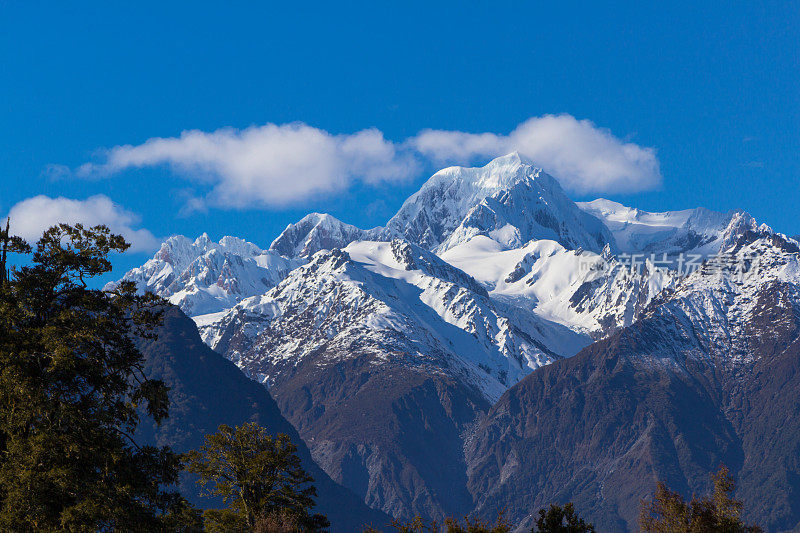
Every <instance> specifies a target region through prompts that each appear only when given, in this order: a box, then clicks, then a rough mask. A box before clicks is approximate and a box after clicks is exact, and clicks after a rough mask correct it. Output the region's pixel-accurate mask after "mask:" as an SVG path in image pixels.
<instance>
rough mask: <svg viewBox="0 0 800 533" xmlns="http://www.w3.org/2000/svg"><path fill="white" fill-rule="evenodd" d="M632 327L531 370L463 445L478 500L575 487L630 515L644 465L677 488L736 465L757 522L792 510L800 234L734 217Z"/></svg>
mask: <svg viewBox="0 0 800 533" xmlns="http://www.w3.org/2000/svg"><path fill="white" fill-rule="evenodd" d="M722 252H723V254H724V255H723V257H722V258H719V260H714V261H712V260H709V261H708V262H707V263H706V264H705V265H704V266H703V267H702V268H700V269H698V270H696V271H695V272H693V273H692V274H690V275H688V276H687V277H685V278H683V279H682V280H680V281H679V283H677V284H676V286H675V287H674V288H673V289H669V290H666V291H664V292H662V293H661V294H660V295H659V296H658V297H657V298H656V299H654V300H653V301H652V302H651V304H650V306H649V308H648V309H647V310H646V311H645V312H644V313H642V315H641V317H640V319H639V320H638V321H637V322H635V323H634V324H632V325H631V326H630V327H627V328H625V329H622V330H619V331H617V332H616V333H615V334H613V335H611V336H610V337H608V338H606V339H603V340H600V341H598V342H596V343H594V344H592V345H590V346H589V347H587V348H586V349H584V350H582V351H581V352H580V353H578V354H577V355H576V356H574V357H572V358H570V359H567V360H559V361H556V362H555V363H553V364H551V365H548V366H546V367H543V368H541V369H539V370H537V371H536V372H534V373H532V374H531V375H530V376H528V378H526V379H525V380H523V381H522V382H520V383H519V384H518V385H516V386H515V387H513V388H512V389H510V390H509V391H508V392H507V393H506V394H504V395H503V397H502V398H501V400H500V401H499V402H498V403H496V404H495V406H494V407H492V409H491V410H490V411H489V413H488V414H487V416H486V417H485V418H483V419H482V420H481V421H480V422H479V424H478V427H477V428H476V430H475V432H474V433H473V434H472V435H471V436H470V439H469V441H468V443H467V446H466V456H467V468H466V471H467V473H468V474H467V475H468V481H467V486H468V487H469V490H470V492H471V494H473V495H474V497H475V500H474V501H475V504H476V506H475V512H476V513H478V514H482V513H484V514H485V513H490V512H492V511H493V510H494V509H496V507H497V502H498V501H501V502H503V507H504V508H505V510H506V512H507V516H509V517H510V519H511V520H512V522H515V523H519V524H520V525H521V526H526V525H527V526H529V525H530V524H531V523H532V522H533V520H534V519H535V517H533V516H532V515H531V514H530V513H531V511H530V509H531V508H537V507H541V506H545V505H547V502H549V501H552V500H553V499H556V498H562V499H564V500H569V501H572V502H575V505H576V506H580V508H581V509H583V510H584V511H583V512H584V514H585V515H586V517H587V518H588V519H590V520H591V521H592V522H593V523H594V524H595V525H596V526H597V527H598V530H602V531H619V532H626V531H637V530H638V524H637V518H638V514H639V501H640V499H641V498H643V497H646V496H647V495H649V494H651V493H652V490H653V483H654V480H655V479H661V480H664V481H665V482H666V483H668V485H669V486H671V487H677V490H679V491H680V492H682V493H683V494H691V493H693V492H694V493H701V492H705V491H707V490H708V488H709V487H708V484H709V478H708V473H709V472H711V471H714V470H715V469H716V468H718V465H719V464H726V465H733V466H732V467H731V470H732V471H733V472H734V475H735V476H736V478H737V489H738V490H737V498H740V499H742V500H743V501H744V507H745V508H746V509H748V510H749V511H748V513H749V514H748V520H750V521H752V522H755V523H757V524H758V525H759V526H763V527H764V530H765V531H796V530H797V526H798V524H800V500H798V499H797V498H794V497H793V496H792V495H795V494H797V493H798V490H800V466H798V463H797V461H795V460H794V458H795V456H796V454H794V453H793V452H792V451H791V450H796V449H798V446H800V424H798V422H797V420H798V414H800V405H798V402H797V397H798V394H800V247H798V245H797V243H796V242H795V241H793V240H790V239H787V238H785V237H784V236H782V235H780V234H776V233H773V232H771V231H769V230H768V229H767V228H759V229H758V230H756V231H745V232H743V233H742V234H740V235H739V237H738V238H737V239H736V241H735V242H733V243H732V244H731V245H730V246H727V247H726V248H724V249H723V250H722Z"/></svg>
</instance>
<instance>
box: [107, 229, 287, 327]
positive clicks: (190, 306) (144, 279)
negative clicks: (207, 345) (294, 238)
mask: <svg viewBox="0 0 800 533" xmlns="http://www.w3.org/2000/svg"><path fill="white" fill-rule="evenodd" d="M300 264H301V261H298V260H293V259H287V258H286V257H282V256H281V255H279V254H277V253H276V252H271V251H263V250H261V249H260V248H259V247H258V246H256V245H255V244H252V243H249V242H247V241H244V240H242V239H239V238H236V237H223V238H222V239H221V240H220V241H219V242H218V243H215V242H213V241H211V240H210V239H209V237H208V235H207V234H205V233H204V234H203V235H201V236H200V237H198V238H197V239H196V240H194V241H192V240H190V239H188V238H186V237H184V236H182V235H177V236H174V237H170V238H169V239H167V240H166V241H165V242H164V243H163V244H162V245H161V248H160V249H159V250H158V252H156V254H155V256H153V258H152V259H150V260H149V261H147V262H146V263H145V264H144V265H142V266H141V267H138V268H134V269H132V270H130V271H129V272H127V273H126V274H125V276H124V277H123V278H122V280H123V281H132V282H134V283H136V284H137V286H138V287H139V289H140V290H147V291H151V292H153V293H155V294H157V295H159V296H162V297H164V298H166V299H168V300H169V301H170V302H171V303H173V304H175V305H177V306H178V307H180V308H181V309H182V310H183V311H184V312H185V313H186V314H188V315H190V316H195V315H200V314H205V313H214V312H218V311H221V310H223V309H227V308H229V307H231V306H233V305H235V304H236V303H237V302H239V301H240V300H242V299H243V298H246V297H248V296H253V295H255V294H263V293H264V292H265V291H267V290H268V289H270V288H271V287H274V286H275V285H276V284H277V283H278V282H279V281H280V280H282V279H283V278H284V277H286V275H287V274H288V273H289V272H290V271H291V270H292V269H294V268H296V267H297V266H299V265H300Z"/></svg>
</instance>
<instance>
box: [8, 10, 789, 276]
mask: <svg viewBox="0 0 800 533" xmlns="http://www.w3.org/2000/svg"><path fill="white" fill-rule="evenodd" d="M112 4H114V5H112ZM254 4H256V3H245V2H225V3H222V2H220V3H216V4H212V3H205V2H191V3H188V2H187V3H179V2H161V3H150V2H136V3H127V4H126V5H124V6H123V5H120V3H112V2H104V3H100V2H98V3H84V2H74V3H70V4H69V5H66V4H64V5H58V3H55V2H34V1H32V2H2V1H0V77H1V79H2V80H3V81H2V83H0V101H2V102H3V105H2V106H0V124H2V128H0V184H2V185H1V188H0V191H1V192H0V214H5V213H7V212H8V211H9V210H10V209H11V208H12V207H13V206H15V205H18V204H19V203H20V202H24V201H25V200H26V199H29V198H32V197H36V196H38V195H46V196H48V197H50V198H57V197H64V198H69V199H73V200H78V201H85V200H86V199H87V198H90V197H92V196H94V195H98V194H102V195H105V196H106V197H107V198H108V199H110V201H111V202H113V204H111V205H106V204H104V203H103V201H104V199H102V198H101V199H98V198H95V199H94V200H93V201H92V202H93V203H92V204H91V205H89V204H75V205H78V206H79V207H81V208H86V209H93V210H94V211H93V212H97V213H100V215H98V216H108V217H112V219H113V220H114V221H116V223H118V224H120V225H122V226H125V227H132V228H133V229H136V230H140V233H139V234H138V235H139V236H140V237H142V236H144V237H142V239H140V241H141V246H139V249H140V250H141V251H140V252H139V253H138V254H134V255H133V256H131V257H130V258H127V259H125V260H123V261H121V262H120V268H125V267H127V266H130V265H132V264H136V263H141V262H142V260H143V258H144V257H145V256H146V254H147V248H148V246H151V245H152V244H153V242H155V240H157V239H158V238H161V237H164V236H167V235H170V234H174V233H183V234H186V235H191V236H195V235H197V234H199V233H201V232H203V231H207V232H208V233H209V234H210V235H211V237H213V238H215V239H218V238H220V237H221V236H223V235H226V234H233V235H238V236H242V237H244V238H247V239H249V240H252V241H254V242H256V243H258V244H260V245H262V246H264V247H266V246H268V244H269V242H270V241H271V240H272V239H273V238H274V237H275V236H277V234H278V233H279V232H280V231H281V230H282V229H283V228H284V227H285V226H286V224H288V223H289V222H293V221H295V220H297V219H299V218H300V217H301V216H303V215H304V214H306V213H307V212H309V211H324V212H330V213H331V214H333V215H335V216H337V217H339V218H341V219H342V220H344V221H346V222H350V223H353V224H356V225H358V226H362V227H372V226H376V225H381V224H383V223H384V222H385V221H386V219H387V218H388V217H389V216H391V214H392V213H393V212H394V211H395V210H396V209H397V208H398V207H399V205H400V204H401V203H402V201H403V200H404V199H405V198H406V197H407V196H408V195H409V194H410V193H412V192H413V191H415V190H416V189H417V188H418V187H419V185H420V183H421V182H422V181H424V179H426V178H427V177H428V176H429V175H430V174H431V173H432V172H433V171H435V170H436V168H437V166H439V165H440V163H441V162H462V163H464V164H468V163H476V162H480V161H485V160H488V159H489V155H487V154H490V153H493V152H496V151H499V150H502V149H504V148H505V147H507V146H512V147H513V145H514V142H512V141H510V140H509V138H508V137H506V136H507V135H508V134H509V133H510V132H512V131H515V130H517V131H518V132H519V131H520V130H519V129H518V128H519V126H520V124H525V123H526V121H528V120H529V119H531V118H532V117H543V116H546V115H561V118H562V119H563V121H564V122H563V124H561V125H565V126H567V128H566V130H565V131H572V132H573V133H575V132H577V133H576V135H578V134H581V131H583V133H586V134H587V135H589V138H587V139H586V142H585V143H584V144H581V143H582V142H583V141H580V140H578V141H574V142H573V140H572V137H569V135H571V133H567V134H565V135H567V137H565V139H563V142H562V145H561V146H557V147H555V148H553V150H556V151H557V153H555V154H554V153H551V152H547V151H544V152H541V151H535V153H536V154H539V153H540V152H541V158H542V159H543V160H544V162H545V163H547V164H548V165H555V167H556V169H558V170H561V171H562V172H563V173H564V174H565V176H566V177H565V176H559V175H558V174H557V173H555V172H554V174H556V176H557V177H560V178H562V180H563V179H566V181H567V182H568V183H570V184H571V186H570V187H569V188H570V193H571V196H572V197H573V198H574V199H576V200H582V199H591V198H594V197H596V196H600V195H602V196H606V197H609V198H612V199H615V200H618V201H621V202H623V203H626V204H633V205H635V206H637V207H641V208H643V209H647V210H669V209H681V208H688V207H695V206H705V207H708V208H710V209H716V210H722V211H727V210H730V209H736V208H741V209H744V210H746V211H748V212H750V213H751V214H752V215H754V216H755V217H756V218H757V219H758V220H759V221H763V222H766V223H767V224H769V225H771V226H772V227H774V228H775V229H777V230H779V231H782V232H785V233H789V234H797V233H800V221H798V216H797V215H798V212H799V210H798V207H797V205H798V203H800V181H799V180H798V177H800V157H799V156H798V154H800V128H798V126H800V97H798V88H800V68H799V67H800V57H799V55H800V52H799V50H800V15H799V14H798V13H800V8H798V5H797V4H796V3H791V2H786V3H775V4H771V5H757V4H760V3H756V2H735V3H733V2H728V3H724V4H723V3H714V4H711V3H702V2H691V3H689V2H686V3H683V2H673V3H663V4H664V5H660V6H658V7H647V6H644V5H642V4H644V3H633V2H631V3H616V4H605V5H602V6H601V5H588V4H583V3H581V4H568V3H559V5H558V6H555V5H553V4H555V3H547V4H546V5H545V4H535V3H524V2H500V1H498V2H491V3H481V4H477V3H476V4H472V3H436V5H430V3H421V2H420V3H417V2H404V3H392V4H387V5H386V6H381V5H376V4H377V3H374V2H370V3H347V4H346V5H342V4H343V3H338V2H337V3H333V2H330V3H319V4H310V3H309V4H300V5H297V4H296V3H295V4H292V5H290V3H288V2H287V3H284V2H281V3H276V4H265V3H258V6H255V5H254ZM564 114H566V115H564ZM571 117H575V119H576V120H575V123H574V124H573V123H572V122H569V121H570V120H573V119H571ZM581 120H584V121H591V124H589V123H587V122H579V121H581ZM567 122H569V123H567ZM293 123H294V124H295V125H294V126H283V125H286V124H293ZM267 124H274V125H279V126H275V127H274V128H276V129H275V130H274V131H272V130H269V131H268V130H267V129H265V128H267V126H265V125H267ZM527 124H528V125H531V124H532V126H531V127H534V128H540V127H541V128H540V129H541V131H539V130H537V131H539V133H540V134H546V133H547V132H548V131H551V130H547V129H546V126H547V124H549V123H544V122H542V119H536V118H534V119H533V122H528V123H527ZM575 124H578V126H575ZM580 125H583V126H580ZM220 128H232V130H227V132H225V133H220V134H218V136H217V137H215V139H217V140H219V138H220V136H221V137H222V140H223V141H224V142H225V143H227V145H226V146H228V145H229V149H226V150H227V152H225V153H222V154H216V155H213V156H212V155H209V151H208V150H206V149H205V148H203V147H204V146H206V145H204V144H202V142H206V143H207V142H208V141H209V139H210V138H211V137H209V135H210V134H211V133H212V132H215V131H217V130H219V129H220ZM247 128H253V129H251V130H249V131H250V133H251V135H250V136H251V137H257V138H256V140H255V141H253V142H255V143H256V144H255V145H254V146H255V148H253V147H252V146H250V148H252V149H255V150H256V151H258V150H260V146H261V145H259V144H258V142H261V141H260V140H259V139H266V140H265V141H264V142H268V143H272V144H269V146H271V147H272V148H275V142H277V141H275V138H276V136H277V137H278V138H279V139H278V140H280V139H284V138H289V137H291V139H290V141H287V142H290V145H289V146H290V148H289V149H294V148H293V147H295V146H297V144H298V139H299V141H302V140H303V138H304V137H302V135H300V133H303V134H304V133H308V134H309V135H310V136H311V137H310V138H315V139H317V140H320V139H321V140H320V143H321V144H320V145H319V146H320V147H321V148H320V150H321V151H323V152H324V151H325V150H328V149H330V151H331V153H330V154H329V155H330V158H329V159H328V160H325V161H322V162H314V165H316V166H312V171H309V172H306V171H305V170H302V172H299V174H302V177H297V178H296V179H295V178H291V179H287V178H286V176H285V175H283V174H280V171H279V170H274V169H273V170H270V169H266V170H265V169H264V168H262V167H263V166H264V165H267V166H269V165H270V164H272V160H268V161H265V158H264V157H262V158H260V159H259V158H256V159H255V160H253V161H252V163H251V164H249V166H247V167H246V168H240V167H241V165H239V159H237V158H236V155H237V154H239V153H241V150H245V152H243V153H245V154H247V153H248V152H247V151H246V150H247V149H248V146H249V145H247V144H246V143H244V141H243V139H244V138H245V137H246V136H247V134H246V133H242V130H246V129H247ZM292 128H294V129H292ZM305 128H307V129H305ZM542 128H545V129H542ZM427 129H433V130H442V131H445V132H449V134H450V136H449V137H447V139H448V142H450V144H451V145H452V146H451V145H448V146H449V148H448V147H445V148H441V147H440V148H439V149H438V150H439V151H438V152H437V151H435V150H434V151H433V152H431V151H430V150H429V151H425V150H420V149H419V143H418V142H417V141H418V140H419V138H420V137H419V134H420V132H421V131H424V130H427ZM187 130H197V134H196V136H197V138H198V139H199V141H202V142H201V144H200V145H199V148H198V146H194V151H192V150H191V149H190V150H188V151H187V149H186V143H185V142H184V143H180V142H177V141H176V142H173V143H172V144H170V145H168V146H166V148H164V147H161V146H160V145H154V144H153V141H150V144H146V143H147V142H148V140H149V139H153V138H158V137H161V138H168V139H169V138H178V137H179V136H180V135H181V132H183V131H187ZM364 130H367V132H366V133H365V134H364V135H362V136H360V137H358V136H356V135H355V134H357V133H358V132H364ZM584 130H585V131H584ZM270 131H271V132H272V133H270ZM298 131H299V132H300V133H298ZM554 131H562V130H560V129H558V128H556V130H554ZM459 132H460V133H459ZM542 132H544V133H542ZM461 133H488V134H492V135H490V137H489V140H488V144H489V145H491V146H490V147H488V148H486V147H484V148H481V149H477V150H475V149H474V150H472V151H469V150H468V151H466V152H464V150H463V149H464V142H467V141H464V139H462V138H461V137H459V138H458V139H456V138H455V137H454V135H460V134H461ZM272 134H274V135H272ZM289 134H291V135H289ZM593 134H596V135H598V136H599V138H601V140H602V139H605V141H608V142H609V143H610V144H609V146H608V149H607V150H606V149H603V152H602V155H603V156H605V154H610V156H609V157H612V158H614V157H618V156H619V154H620V153H622V152H625V153H629V152H630V150H627V149H625V148H624V146H628V147H629V148H631V149H634V150H640V152H635V153H634V156H635V158H636V161H638V162H634V163H631V164H633V166H632V167H629V166H628V167H626V165H628V163H630V162H624V161H623V162H622V163H621V165H622V166H621V167H619V168H616V167H615V169H616V170H612V171H611V173H612V174H613V175H612V176H610V177H608V176H606V177H607V178H608V179H599V181H598V179H595V178H596V177H594V176H591V175H589V173H590V170H591V169H590V168H589V167H587V166H586V164H583V163H581V162H580V160H581V158H582V157H584V156H585V155H586V154H585V153H584V152H585V150H584V151H583V152H581V147H582V146H583V147H584V148H586V146H588V145H593V143H594V138H593V137H591V135H593ZM270 135H272V136H270ZM287 135H288V137H287ZM292 135H294V137H292ZM226 136H227V137H226ZM462 137H463V136H462ZM512 137H513V135H512ZM534 138H539V137H534ZM292 139H293V140H292ZM354 139H355V140H354ZM459 139H460V140H459ZM469 139H472V138H471V137H470V138H469ZM526 139H527V138H526ZM484 140H486V138H484ZM362 141H363V142H362ZM523 141H524V142H528V145H526V146H529V147H530V142H533V141H530V139H528V140H527V141H525V140H524V139H523ZM523 141H519V142H523ZM605 141H603V142H605ZM515 142H516V141H515ZM243 143H244V144H243ZM291 143H293V144H291ZM415 143H417V144H415ZM453 143H455V144H453ZM458 143H461V144H458ZM587 143H588V144H587ZM301 144H302V143H301ZM484 144H485V143H484ZM125 145H131V146H133V147H140V149H139V150H134V151H132V152H131V151H128V152H125V151H124V150H123V151H122V152H120V151H119V150H117V151H116V152H114V151H113V150H112V152H108V151H103V150H108V149H113V148H114V147H118V146H125ZM212 145H214V144H213V143H212ZM584 145H585V146H584ZM214 146H216V145H214ZM353 146H355V148H352V147H353ZM410 146H413V147H414V149H411V148H409V147H410ZM572 146H576V147H577V148H576V149H578V150H579V153H578V154H577V155H576V156H575V158H572V157H571V154H570V153H569V150H570V149H571V147H572ZM142 147H144V148H142ZM279 148H280V146H279ZM531 149H533V148H531ZM587 149H588V148H587ZM159 150H161V151H159ZM164 150H167V151H168V152H169V153H168V154H167V155H164ZM353 150H355V151H353ZM387 150H388V151H389V152H391V153H388V155H387V153H386V151H387ZM441 150H444V152H442V151H441ZM459 150H460V151H459ZM536 150H538V148H537V149H536ZM558 150H560V152H558ZM565 150H566V156H565ZM626 150H627V151H626ZM462 152H463V153H464V154H466V155H463V156H459V155H458V154H460V153H462ZM259 153H261V152H259ZM264 153H267V154H269V153H270V152H269V151H267V152H264ZM280 153H282V152H280ZM309 153H310V154H312V156H308V154H309ZM109 154H112V155H114V154H116V155H115V156H116V157H117V158H118V160H114V161H111V162H110V158H111V155H109ZM159 154H160V155H159ZM176 154H178V155H176ZM314 154H317V151H315V150H314V149H309V151H307V153H301V154H300V155H298V157H301V156H302V157H316V156H315V155H314ZM342 154H344V155H342ZM365 154H366V155H365ZM648 154H650V155H648ZM589 155H590V156H591V155H592V154H589ZM595 155H596V154H595ZM639 156H642V157H644V159H645V160H644V162H642V159H641V157H639ZM650 156H652V158H653V159H652V161H650V160H648V159H647V158H648V157H650ZM120 157H122V159H119V158H120ZM193 157H194V158H199V159H201V162H200V163H197V162H194V161H193V160H192V158H193ZM459 157H462V158H463V159H469V160H464V161H456V160H457V159H458V158H459ZM565 157H566V159H567V160H568V161H567V162H566V163H564V159H565ZM125 158H127V159H125ZM209 158H210V159H209ZM365 158H366V159H365ZM231 159H235V164H234V163H231ZM573 159H574V160H575V161H578V163H577V166H575V165H572V163H573V162H574V161H573ZM120 161H123V162H120ZM365 161H366V162H365ZM559 161H561V162H562V164H560V163H559ZM653 161H656V162H657V165H658V169H657V170H653V167H652V165H651V163H652V162H653ZM165 162H166V163H165ZM383 162H386V163H387V165H390V166H392V165H393V166H392V167H391V168H390V169H389V170H386V168H387V167H386V166H385V165H383V164H382V163H383ZM86 163H92V165H93V166H91V167H87V166H86V165H85V164H86ZM112 163H113V164H112ZM295 163H296V161H295ZM295 163H290V164H288V166H286V167H285V168H289V169H291V168H294V167H292V164H295ZM276 164H277V163H276ZM441 164H444V163H441ZM543 164H544V163H543ZM82 165H83V166H82ZM231 165H233V167H232V166H231ZM320 165H321V166H320ZM326 165H327V166H326ZM559 165H560V166H559ZM570 165H572V166H570ZM323 167H324V168H323ZM356 167H357V168H356ZM623 167H624V168H623ZM298 168H301V169H305V167H302V166H301V167H298ZM587 169H588V170H587ZM551 170H552V169H551ZM637 170H638V171H641V173H642V176H641V180H639V181H637V179H638V178H636V176H633V173H635V171H637ZM317 171H319V173H318V175H316V174H315V172H317ZM270 172H272V174H270ZM275 172H277V174H275ZM615 172H616V174H614V173H615ZM313 175H316V176H317V177H316V178H313V179H316V180H317V181H316V182H314V183H312V184H311V185H309V186H306V185H304V183H305V182H304V181H303V180H306V179H312V178H309V177H308V176H313ZM264 176H266V177H267V178H269V179H267V178H265V179H266V181H264V182H261V181H259V180H260V179H262V177H264ZM254 180H255V181H254ZM582 180H588V181H587V182H586V183H590V185H587V186H583V185H582V184H583V183H584V181H582ZM593 180H594V181H593ZM262 185H263V186H262ZM237 187H238V189H237ZM264 191H266V192H264ZM26 205H27V206H28V209H27V211H25V213H28V214H30V213H32V212H33V213H35V212H36V209H51V208H52V209H56V208H58V209H66V210H67V211H68V210H69V209H70V207H69V205H66V206H65V205H64V204H63V203H62V204H58V205H55V204H47V203H39V204H35V205H34V204H26ZM73 207H74V206H73ZM148 232H149V233H148ZM150 235H152V236H153V239H150V238H149V236H150ZM145 237H147V238H145Z"/></svg>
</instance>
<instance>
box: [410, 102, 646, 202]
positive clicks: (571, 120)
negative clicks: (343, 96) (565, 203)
mask: <svg viewBox="0 0 800 533" xmlns="http://www.w3.org/2000/svg"><path fill="white" fill-rule="evenodd" d="M411 143H412V144H413V146H414V148H415V149H416V150H417V151H418V152H419V153H421V154H423V155H424V156H426V157H428V158H430V159H432V160H434V161H436V162H439V163H454V164H457V162H459V161H472V160H474V159H475V158H479V157H483V158H492V157H496V156H499V155H504V154H507V153H509V152H513V151H517V152H519V153H520V154H522V155H524V156H526V157H527V158H529V159H530V160H532V161H533V162H534V163H535V164H536V165H537V166H541V167H542V168H544V169H545V170H546V171H547V172H549V173H550V174H552V175H553V176H555V177H556V178H558V180H559V181H560V182H561V185H562V186H563V187H564V188H566V189H568V190H571V191H574V192H578V193H609V192H611V193H614V192H638V191H643V190H648V189H653V188H655V187H658V186H659V185H660V184H661V171H660V170H659V164H658V158H657V157H656V153H655V150H654V149H652V148H643V147H641V146H638V145H636V144H633V143H629V142H623V141H622V140H620V139H618V138H617V137H615V136H614V135H613V134H611V132H610V131H608V130H606V129H602V128H598V127H597V126H595V125H594V124H593V123H592V122H590V121H588V120H577V119H576V118H575V117H573V116H571V115H545V116H543V117H534V118H531V119H528V120H526V121H525V122H523V123H522V124H520V125H518V126H517V127H516V128H515V129H514V131H512V132H511V133H509V134H508V135H498V134H495V133H464V132H461V131H444V130H425V131H423V132H421V133H420V134H419V135H417V136H416V137H415V138H414V139H412V140H411Z"/></svg>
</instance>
